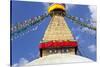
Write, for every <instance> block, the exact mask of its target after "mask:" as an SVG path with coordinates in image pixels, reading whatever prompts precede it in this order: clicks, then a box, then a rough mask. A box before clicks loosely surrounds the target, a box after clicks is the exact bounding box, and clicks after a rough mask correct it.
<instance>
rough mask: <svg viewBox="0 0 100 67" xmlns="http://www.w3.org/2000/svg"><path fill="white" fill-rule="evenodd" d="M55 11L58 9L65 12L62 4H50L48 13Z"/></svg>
mask: <svg viewBox="0 0 100 67" xmlns="http://www.w3.org/2000/svg"><path fill="white" fill-rule="evenodd" d="M55 9H60V10H62V11H65V7H64V6H63V5H62V4H57V3H56V4H52V5H51V6H49V8H48V13H51V12H52V11H54V10H55Z"/></svg>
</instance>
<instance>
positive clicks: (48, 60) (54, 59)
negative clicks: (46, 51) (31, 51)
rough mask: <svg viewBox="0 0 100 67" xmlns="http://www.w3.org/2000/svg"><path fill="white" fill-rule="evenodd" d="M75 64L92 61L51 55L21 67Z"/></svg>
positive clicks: (72, 56) (67, 55) (77, 57)
mask: <svg viewBox="0 0 100 67" xmlns="http://www.w3.org/2000/svg"><path fill="white" fill-rule="evenodd" d="M77 62H93V61H92V60H90V59H88V58H85V57H82V56H78V55H71V54H52V55H48V56H44V57H41V58H38V59H36V60H34V61H32V62H30V63H28V64H25V65H24V66H21V67H32V66H34V65H44V64H61V63H77Z"/></svg>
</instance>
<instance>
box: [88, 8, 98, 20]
mask: <svg viewBox="0 0 100 67" xmlns="http://www.w3.org/2000/svg"><path fill="white" fill-rule="evenodd" d="M88 8H89V10H90V13H91V18H92V20H93V21H96V19H97V8H96V6H88Z"/></svg>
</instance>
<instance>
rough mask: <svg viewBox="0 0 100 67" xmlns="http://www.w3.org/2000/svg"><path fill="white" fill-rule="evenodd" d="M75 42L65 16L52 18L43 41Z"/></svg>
mask: <svg viewBox="0 0 100 67" xmlns="http://www.w3.org/2000/svg"><path fill="white" fill-rule="evenodd" d="M62 40H63V41H67V40H69V41H74V37H73V35H72V33H71V31H70V29H69V27H68V25H67V23H66V21H65V20H64V17H63V16H58V15H55V16H53V17H52V19H51V21H50V23H49V25H48V27H47V30H46V31H45V34H44V37H43V39H42V41H62Z"/></svg>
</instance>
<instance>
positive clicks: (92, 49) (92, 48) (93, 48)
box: [88, 44, 96, 52]
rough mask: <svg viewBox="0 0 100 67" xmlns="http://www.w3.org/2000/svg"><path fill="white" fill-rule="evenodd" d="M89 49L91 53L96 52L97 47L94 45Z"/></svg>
mask: <svg viewBox="0 0 100 67" xmlns="http://www.w3.org/2000/svg"><path fill="white" fill-rule="evenodd" d="M88 49H89V50H90V51H91V52H96V46H95V45H94V44H93V45H90V46H88Z"/></svg>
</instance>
